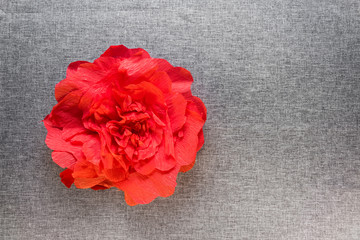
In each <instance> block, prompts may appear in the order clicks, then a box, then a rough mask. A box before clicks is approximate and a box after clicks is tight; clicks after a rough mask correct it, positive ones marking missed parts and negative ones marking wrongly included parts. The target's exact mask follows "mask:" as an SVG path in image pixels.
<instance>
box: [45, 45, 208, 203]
mask: <svg viewBox="0 0 360 240" xmlns="http://www.w3.org/2000/svg"><path fill="white" fill-rule="evenodd" d="M192 82H193V78H192V76H191V74H190V72H189V71H187V70H186V69H184V68H181V67H173V66H172V65H171V64H170V63H168V62H167V61H166V60H164V59H157V58H151V57H150V55H149V54H148V53H147V52H146V51H145V50H143V49H141V48H137V49H128V48H126V47H125V46H123V45H121V46H111V47H110V48H109V49H108V50H107V51H106V52H105V53H104V54H102V55H101V56H100V58H98V59H96V60H95V61H94V62H93V63H90V62H84V61H78V62H73V63H71V64H70V65H69V67H68V69H67V73H66V78H65V79H64V80H63V81H61V82H59V83H58V84H57V85H56V87H55V98H56V100H57V101H58V103H57V104H56V105H55V106H54V107H53V109H52V111H51V113H50V114H49V115H48V116H46V118H45V119H44V124H45V127H46V128H47V130H48V134H47V137H46V140H45V142H46V144H47V145H48V147H49V148H51V149H52V150H54V151H53V153H52V158H53V160H54V162H55V163H56V164H58V165H59V166H60V167H62V168H66V170H64V171H63V172H62V173H60V177H61V181H62V182H63V183H64V184H65V185H66V186H67V187H70V186H71V185H72V184H73V183H74V184H75V186H76V187H77V188H92V189H94V190H99V189H107V188H110V187H117V188H118V189H121V190H122V191H124V193H125V200H126V202H127V203H128V204H129V205H136V204H146V203H149V202H151V201H152V200H154V199H155V198H156V197H158V196H161V197H168V196H170V195H172V194H173V192H174V190H175V186H176V177H177V174H178V172H179V171H182V172H186V171H188V170H190V169H191V168H192V166H193V165H194V163H195V157H196V152H197V151H199V149H200V148H201V147H202V145H203V143H204V137H203V131H202V127H203V125H204V123H205V120H206V108H205V106H204V104H203V102H202V101H201V100H200V99H199V98H197V97H195V96H192V94H191V90H190V87H191V83H192Z"/></svg>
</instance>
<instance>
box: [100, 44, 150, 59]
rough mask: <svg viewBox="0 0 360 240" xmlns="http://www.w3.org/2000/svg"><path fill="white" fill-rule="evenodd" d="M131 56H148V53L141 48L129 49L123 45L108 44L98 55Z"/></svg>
mask: <svg viewBox="0 0 360 240" xmlns="http://www.w3.org/2000/svg"><path fill="white" fill-rule="evenodd" d="M132 56H139V57H142V58H149V57H150V55H149V53H148V52H146V51H145V50H144V49H142V48H133V49H129V48H127V47H125V46H124V45H117V46H110V47H109V48H108V49H107V50H106V51H105V52H104V53H103V54H102V55H101V56H100V57H113V58H129V57H132Z"/></svg>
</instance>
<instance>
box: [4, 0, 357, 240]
mask: <svg viewBox="0 0 360 240" xmlns="http://www.w3.org/2000/svg"><path fill="white" fill-rule="evenodd" d="M0 9H1V10H0V56H1V58H0V77H1V85H0V95H1V100H0V111H1V115H0V128H1V145H0V156H1V183H2V184H1V206H0V208H1V216H0V218H1V228H0V233H1V234H0V238H1V239H274V240H275V239H346V240H349V239H360V3H359V1H357V0H348V1H342V0H327V1H325V0H317V1H314V0H299V1H291V0H278V1H268V0H255V1H254V0H240V1H238V0H219V1H196V0H185V1H130V0H125V1H116V0H109V1H105V0H99V1H90V0H84V1H80V0H62V1H55V0H38V1H27V0H0ZM119 44H124V45H125V46H127V47H129V48H135V47H140V48H144V49H145V50H147V51H148V52H149V53H150V55H151V56H152V57H158V58H165V59H167V60H169V62H170V63H171V64H173V65H174V66H181V67H184V68H186V69H188V70H189V71H190V72H191V73H192V75H193V77H194V84H193V85H192V92H193V94H194V95H195V96H198V97H200V98H201V99H202V100H203V102H204V103H205V105H206V107H207V109H208V120H207V122H206V123H205V126H204V136H205V144H204V147H203V148H202V149H201V150H200V151H199V153H198V155H197V161H196V164H195V166H194V167H193V169H191V170H190V171H189V172H187V173H182V174H180V175H179V177H178V179H177V182H178V185H177V187H176V190H175V193H174V195H172V196H171V197H169V198H166V199H165V198H159V199H156V200H155V201H154V202H152V203H150V204H149V205H138V206H135V207H130V206H127V205H126V203H125V202H124V200H123V199H124V196H123V193H122V192H119V191H116V189H109V190H105V191H93V190H88V189H87V190H82V189H76V188H74V187H72V188H71V189H67V188H66V187H64V185H63V184H62V183H61V182H60V179H59V173H60V172H61V171H62V169H61V168H60V167H58V166H57V165H56V164H55V163H53V162H52V160H51V150H50V149H48V148H47V147H46V145H45V143H44V140H45V135H46V130H45V127H44V126H43V124H42V122H41V120H42V119H43V118H44V117H45V116H46V114H48V113H49V112H50V110H51V107H52V106H53V105H54V104H55V102H56V101H55V98H54V86H55V84H56V83H58V82H59V81H60V80H62V79H63V78H64V77H65V73H66V68H67V66H68V64H70V63H71V62H74V61H76V60H84V61H93V60H94V59H96V58H97V57H98V56H99V55H100V54H101V53H102V52H104V51H105V50H106V49H107V48H108V47H109V46H110V45H119Z"/></svg>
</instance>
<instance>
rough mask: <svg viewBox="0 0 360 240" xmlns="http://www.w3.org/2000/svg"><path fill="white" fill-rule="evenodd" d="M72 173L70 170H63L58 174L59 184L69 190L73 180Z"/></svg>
mask: <svg viewBox="0 0 360 240" xmlns="http://www.w3.org/2000/svg"><path fill="white" fill-rule="evenodd" d="M72 173H73V171H71V170H70V169H65V170H64V171H62V172H61V173H60V178H61V182H62V183H63V184H64V185H65V186H66V187H67V188H70V187H71V185H72V184H73V183H74V178H73V176H72Z"/></svg>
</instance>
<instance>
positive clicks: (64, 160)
mask: <svg viewBox="0 0 360 240" xmlns="http://www.w3.org/2000/svg"><path fill="white" fill-rule="evenodd" d="M51 157H52V159H53V161H54V162H55V163H56V164H57V165H59V166H60V167H62V168H71V167H72V166H73V165H74V164H75V163H76V159H75V157H74V156H73V155H72V154H71V153H68V152H58V151H53V152H52V154H51Z"/></svg>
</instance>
